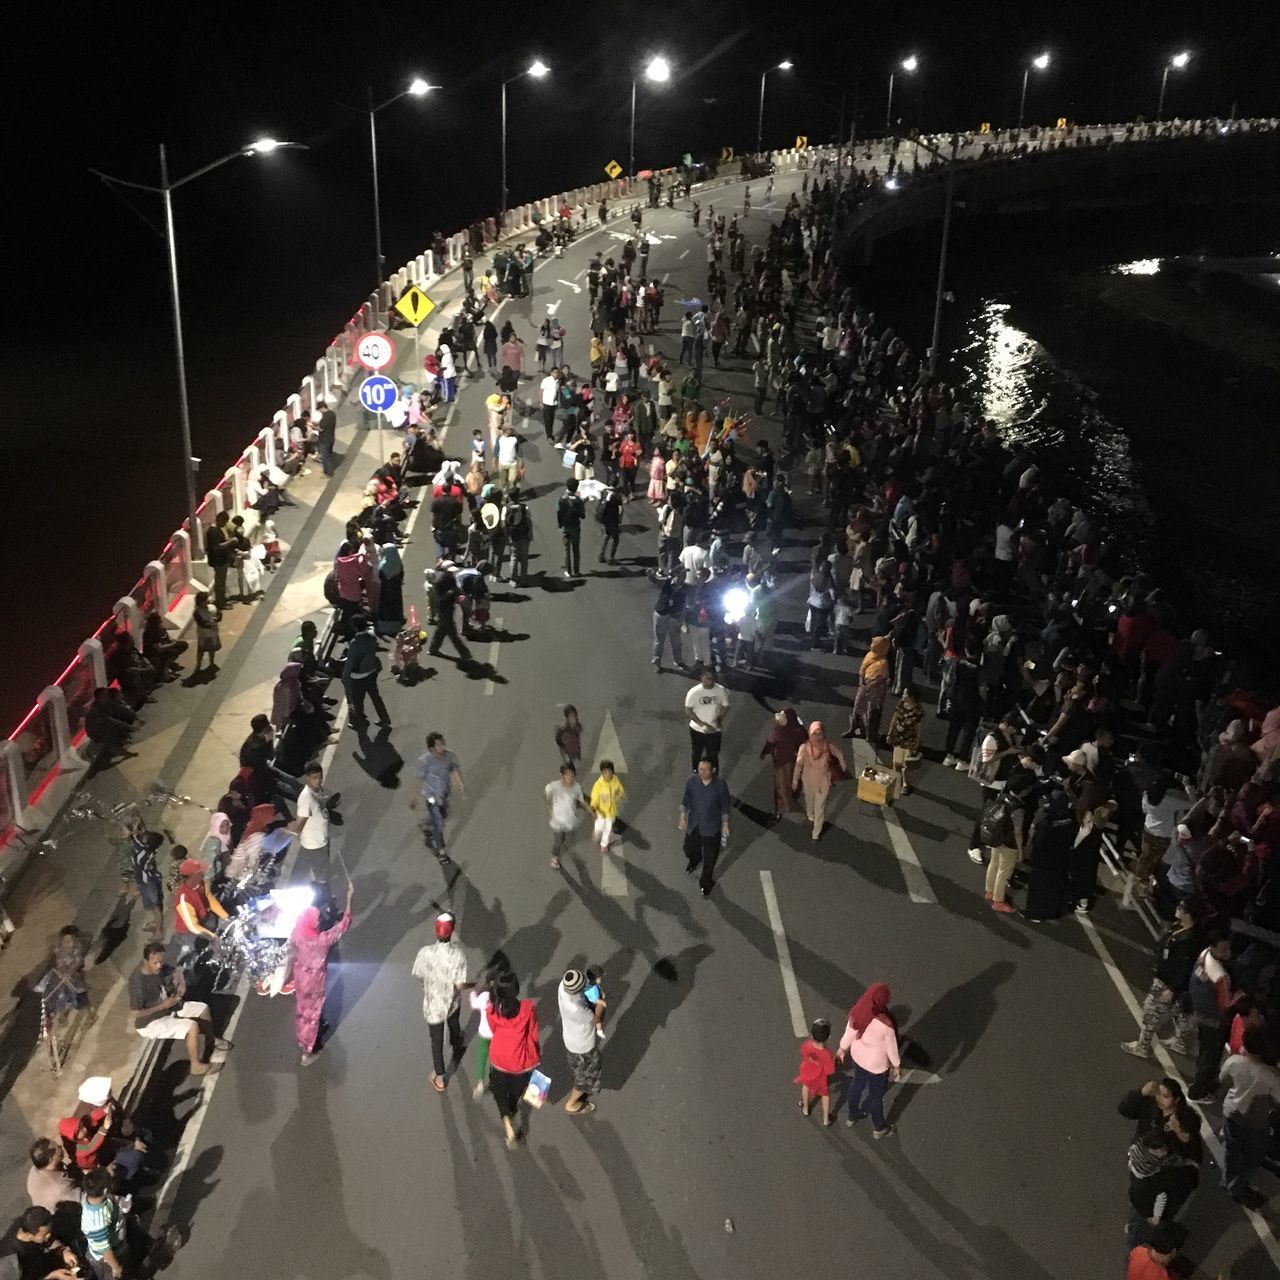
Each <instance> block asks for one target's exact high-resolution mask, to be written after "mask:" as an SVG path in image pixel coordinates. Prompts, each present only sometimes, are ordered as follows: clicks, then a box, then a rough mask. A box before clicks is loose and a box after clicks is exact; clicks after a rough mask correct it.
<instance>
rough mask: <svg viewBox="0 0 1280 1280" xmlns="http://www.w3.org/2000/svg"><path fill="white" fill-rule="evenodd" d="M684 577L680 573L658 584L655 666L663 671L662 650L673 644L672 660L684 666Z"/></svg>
mask: <svg viewBox="0 0 1280 1280" xmlns="http://www.w3.org/2000/svg"><path fill="white" fill-rule="evenodd" d="M684 610H685V598H684V578H683V577H682V576H681V575H680V574H676V575H675V576H674V577H671V578H667V579H666V580H665V581H663V582H662V583H660V584H659V586H658V598H657V599H656V600H655V601H654V602H653V666H654V670H656V671H658V672H661V671H662V652H663V649H664V648H666V646H667V645H670V646H671V661H672V662H674V663H675V664H676V666H677V667H683V666H684V657H683V655H682V653H681V652H680V624H681V621H682V620H683V618H684Z"/></svg>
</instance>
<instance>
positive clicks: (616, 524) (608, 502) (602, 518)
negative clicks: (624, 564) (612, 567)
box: [596, 485, 622, 564]
mask: <svg viewBox="0 0 1280 1280" xmlns="http://www.w3.org/2000/svg"><path fill="white" fill-rule="evenodd" d="M596 519H597V520H598V521H599V522H600V525H601V526H602V527H603V529H604V539H603V541H602V542H601V543H600V563H601V564H604V562H605V560H606V559H607V560H608V561H609V563H610V564H617V563H618V539H619V538H620V537H621V536H622V495H621V494H620V493H619V492H618V491H617V489H615V488H613V487H612V486H611V485H607V486H606V487H605V490H604V492H603V493H602V494H601V495H600V501H599V503H598V505H597V506H596Z"/></svg>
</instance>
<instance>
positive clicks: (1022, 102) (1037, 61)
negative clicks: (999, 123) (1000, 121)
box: [1018, 53, 1051, 129]
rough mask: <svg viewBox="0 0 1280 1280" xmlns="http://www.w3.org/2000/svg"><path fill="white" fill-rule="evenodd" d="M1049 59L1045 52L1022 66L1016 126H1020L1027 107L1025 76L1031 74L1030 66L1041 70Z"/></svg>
mask: <svg viewBox="0 0 1280 1280" xmlns="http://www.w3.org/2000/svg"><path fill="white" fill-rule="evenodd" d="M1050 61H1051V59H1050V57H1049V55H1048V54H1047V53H1042V54H1039V55H1038V56H1036V57H1034V58H1032V59H1031V61H1030V62H1029V63H1027V65H1026V66H1025V67H1023V68H1022V97H1021V98H1019V99H1018V128H1019V129H1021V128H1022V116H1023V113H1024V112H1025V111H1026V109H1027V77H1028V76H1030V74H1031V68H1032V67H1035V69H1036V70H1037V71H1043V70H1044V69H1045V68H1046V67H1047V66H1048V65H1049V63H1050Z"/></svg>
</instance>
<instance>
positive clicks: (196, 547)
mask: <svg viewBox="0 0 1280 1280" xmlns="http://www.w3.org/2000/svg"><path fill="white" fill-rule="evenodd" d="M284 147H295V148H298V149H300V150H304V151H305V150H306V148H305V147H303V146H302V145H301V144H300V143H297V142H277V141H276V139H275V138H259V139H258V140H257V141H256V142H251V143H250V144H249V145H248V146H246V147H241V148H240V150H239V151H232V152H230V153H229V154H227V155H225V156H223V157H221V159H218V160H214V161H211V162H210V163H209V164H206V165H202V166H201V167H200V168H199V169H196V170H195V171H194V172H193V173H189V174H187V175H186V177H184V178H178V179H177V180H176V181H170V179H169V159H168V156H167V154H166V152H165V147H164V143H163V142H162V143H161V144H160V185H159V186H158V187H153V186H148V185H147V184H146V183H143V182H126V181H125V180H124V179H123V178H114V177H112V176H111V174H109V173H103V172H101V170H98V169H90V170H89V172H90V173H92V174H93V175H94V176H95V177H98V178H101V179H102V181H103V182H105V183H107V185H108V186H117V187H131V188H133V190H135V191H149V192H151V193H152V194H153V195H158V196H160V197H161V199H162V200H163V202H164V243H165V253H166V256H167V257H168V260H169V305H170V309H171V311H172V314H173V343H174V350H175V354H176V356H177V364H178V425H179V428H180V431H181V434H182V474H183V479H184V481H185V484H186V491H187V533H188V536H189V537H190V539H191V551H192V555H193V557H197V558H198V557H199V555H200V554H201V552H202V551H203V549H204V538H203V536H202V531H201V528H200V517H199V516H198V515H197V513H196V507H197V505H198V504H197V502H196V473H195V462H196V460H195V458H194V456H193V455H192V451H191V406H190V401H189V399H188V397H187V352H186V344H185V343H184V341H183V337H182V299H181V296H180V293H179V289H178V241H177V236H176V234H175V232H174V226H173V193H174V192H175V191H176V190H177V189H178V188H179V187H185V186H186V185H187V183H188V182H194V181H195V180H196V179H197V178H202V177H204V175H205V174H206V173H212V172H213V171H214V170H215V169H221V168H222V166H223V165H224V164H230V163H231V161H232V160H239V159H240V157H241V156H265V155H270V154H271V152H273V151H279V150H280V149H281V148H284Z"/></svg>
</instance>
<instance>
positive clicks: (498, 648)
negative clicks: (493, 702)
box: [484, 618, 502, 698]
mask: <svg viewBox="0 0 1280 1280" xmlns="http://www.w3.org/2000/svg"><path fill="white" fill-rule="evenodd" d="M492 626H493V628H494V630H495V631H501V630H502V619H501V618H494V619H493V620H492ZM501 652H502V642H501V641H500V640H497V639H494V640H491V641H490V642H489V669H490V670H491V671H496V670H497V669H498V654H499V653H501ZM497 687H498V686H497V685H496V684H495V683H494V682H493V681H492V680H486V681H485V682H484V693H485V697H486V698H488V697H492V696H493V691H494V690H495V689H496V688H497Z"/></svg>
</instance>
